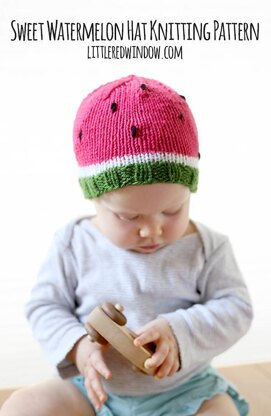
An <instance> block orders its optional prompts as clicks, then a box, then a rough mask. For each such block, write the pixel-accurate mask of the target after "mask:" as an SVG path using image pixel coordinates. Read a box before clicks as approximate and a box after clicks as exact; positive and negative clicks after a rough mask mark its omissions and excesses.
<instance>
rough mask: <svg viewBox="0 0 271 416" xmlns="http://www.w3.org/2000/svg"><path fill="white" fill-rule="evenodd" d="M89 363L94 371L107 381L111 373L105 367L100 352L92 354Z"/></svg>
mask: <svg viewBox="0 0 271 416" xmlns="http://www.w3.org/2000/svg"><path fill="white" fill-rule="evenodd" d="M90 363H91V365H92V367H94V368H95V370H96V371H97V372H98V373H99V374H101V375H102V376H103V377H104V378H105V379H106V380H108V379H109V378H110V377H112V373H111V371H110V370H109V368H108V367H107V365H106V363H105V361H104V358H103V356H102V354H101V353H100V351H97V352H96V353H94V354H92V356H91V359H90Z"/></svg>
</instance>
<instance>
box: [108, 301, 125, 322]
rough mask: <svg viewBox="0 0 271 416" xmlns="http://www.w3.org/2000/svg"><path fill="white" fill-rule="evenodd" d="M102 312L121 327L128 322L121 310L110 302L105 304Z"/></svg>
mask: <svg viewBox="0 0 271 416" xmlns="http://www.w3.org/2000/svg"><path fill="white" fill-rule="evenodd" d="M102 310H103V311H104V312H105V313H106V315H107V316H109V318H111V319H112V321H114V322H115V323H116V324H118V325H121V326H123V325H125V324H126V322H127V319H126V317H125V316H124V315H123V313H122V312H121V311H120V310H118V309H116V307H115V306H114V305H112V303H109V302H106V303H103V304H102Z"/></svg>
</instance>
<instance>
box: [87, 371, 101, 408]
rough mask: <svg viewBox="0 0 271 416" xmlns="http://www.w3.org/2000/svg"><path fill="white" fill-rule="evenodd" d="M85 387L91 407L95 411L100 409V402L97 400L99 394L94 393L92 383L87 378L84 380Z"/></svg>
mask: <svg viewBox="0 0 271 416" xmlns="http://www.w3.org/2000/svg"><path fill="white" fill-rule="evenodd" d="M85 387H86V390H87V394H88V397H89V398H90V401H91V403H92V404H93V406H94V407H95V408H96V409H97V410H98V409H100V408H101V405H102V401H101V399H100V398H99V393H98V392H96V391H95V389H94V388H93V386H92V382H91V380H90V379H89V378H88V377H86V378H85ZM101 397H102V395H101Z"/></svg>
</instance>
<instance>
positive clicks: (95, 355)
mask: <svg viewBox="0 0 271 416" xmlns="http://www.w3.org/2000/svg"><path fill="white" fill-rule="evenodd" d="M106 348H107V347H106V346H102V345H100V344H97V343H96V342H95V343H92V342H90V341H89V339H88V337H86V336H85V337H83V338H81V339H80V340H79V341H78V342H77V344H76V346H75V347H74V349H73V358H74V360H73V361H74V363H75V364H76V366H77V368H78V370H79V372H80V373H81V374H82V375H83V376H84V377H85V387H86V389H87V393H88V396H89V398H90V400H91V402H92V403H93V405H94V406H95V407H96V409H100V408H101V406H102V404H103V403H104V402H105V401H106V399H107V396H106V393H105V391H104V388H103V384H102V382H101V376H103V377H104V378H105V379H107V380H108V379H109V378H110V377H111V376H112V374H111V371H110V370H109V368H108V367H107V364H106V362H105V360H104V356H103V352H104V350H105V349H106Z"/></svg>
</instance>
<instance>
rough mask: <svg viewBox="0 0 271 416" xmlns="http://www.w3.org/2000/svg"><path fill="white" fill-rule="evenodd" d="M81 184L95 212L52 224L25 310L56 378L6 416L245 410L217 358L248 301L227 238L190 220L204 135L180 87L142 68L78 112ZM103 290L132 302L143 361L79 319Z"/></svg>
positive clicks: (241, 321) (237, 329) (236, 331)
mask: <svg viewBox="0 0 271 416" xmlns="http://www.w3.org/2000/svg"><path fill="white" fill-rule="evenodd" d="M74 150H75V155H76V158H77V161H78V163H79V174H80V179H79V181H80V185H81V187H82V189H83V192H84V195H85V197H86V198H89V199H92V200H93V201H94V204H95V207H96V215H94V216H90V217H85V218H80V219H77V220H74V221H72V222H70V223H69V224H68V225H67V226H66V227H64V228H63V229H61V230H60V231H58V232H57V233H56V236H55V239H54V242H53V244H52V247H51V249H50V251H49V253H48V256H47V258H46V260H45V262H44V264H43V266H42V268H41V270H40V273H39V276H38V280H37V283H36V285H35V287H34V288H33V291H32V295H31V298H30V300H29V302H28V303H27V305H26V314H27V317H28V319H29V321H30V324H31V326H32V329H33V332H34V335H35V337H36V339H37V340H38V341H39V342H40V343H41V345H42V348H43V350H44V352H45V354H46V355H47V357H48V359H49V361H50V362H51V363H52V364H53V365H54V366H55V368H56V370H57V372H58V374H59V375H60V376H61V377H55V378H53V379H52V380H49V381H47V382H44V383H41V384H39V385H35V386H31V387H28V388H25V389H21V390H18V391H17V392H16V393H15V394H14V395H13V396H11V398H10V399H9V400H8V401H7V402H6V403H5V405H4V407H3V409H2V411H1V412H0V414H1V415H2V416H7V415H8V416H15V415H16V416H24V415H27V416H32V415H33V416H47V415H48V416H49V415H50V416H51V415H58V416H62V415H63V416H64V415H65V416H78V415H82V416H83V415H84V416H87V415H95V414H97V415H100V416H122V415H123V416H127V415H145V416H148V415H149V416H153V415H155V416H162V415H167V416H176V415H180V416H190V415H220V416H223V415H225V416H234V415H241V416H245V415H247V414H248V404H247V402H246V401H245V400H244V399H243V398H241V397H240V396H239V394H238V392H237V391H236V389H235V387H234V386H233V385H231V384H230V383H229V382H228V381H227V380H225V379H224V378H223V377H222V376H221V375H220V374H219V373H218V372H217V371H216V370H215V369H214V368H213V367H212V366H211V364H210V363H211V360H212V359H213V358H214V357H215V356H217V355H218V354H220V353H222V352H223V351H225V350H227V349H228V348H229V347H231V346H232V345H233V344H234V343H235V342H236V341H237V340H238V339H239V338H240V337H241V336H242V335H244V334H245V333H246V332H247V330H248V328H249V326H250V324H251V320H252V306H251V300H250V297H249V294H248V291H247V288H246V285H245V283H244V281H243V278H242V276H241V274H240V271H239V269H238V266H237V264H236V261H235V257H234V254H233V252H232V248H231V245H230V242H229V240H228V238H227V237H226V236H224V235H222V234H220V233H217V232H215V231H213V230H211V229H210V228H208V227H206V226H205V225H203V224H201V223H198V222H194V221H191V219H190V216H189V201H190V194H191V192H195V191H196V190H197V185H198V161H199V157H200V155H199V149H198V135H197V128H196V125H195V121H194V118H193V115H192V113H191V111H190V109H189V107H188V105H187V103H186V100H185V97H184V96H182V95H179V94H178V93H177V92H175V91H174V90H172V89H171V88H169V87H168V86H166V85H164V84H162V83H161V82H158V81H155V80H152V79H147V78H142V77H138V76H135V75H131V76H128V77H126V78H122V79H119V80H117V81H113V82H110V83H108V84H106V85H103V86H101V87H99V88H97V89H96V90H94V91H93V92H92V93H91V94H89V95H88V96H87V97H86V98H85V99H84V100H83V102H82V104H81V106H80V108H79V110H78V113H77V116H76V120H75V124H74ZM103 302H112V303H114V304H116V303H120V304H122V305H123V306H124V309H125V315H126V317H127V319H128V323H129V327H130V328H131V329H132V330H134V331H135V332H136V333H137V338H136V339H135V340H134V344H135V345H136V346H140V345H145V344H147V343H149V342H152V343H154V344H155V347H156V348H155V352H154V354H153V355H152V357H151V358H149V359H148V360H147V361H146V363H145V364H146V365H147V366H148V367H149V368H151V367H153V368H154V369H155V376H154V377H152V376H146V375H144V374H143V373H141V372H135V371H134V370H133V369H132V366H131V364H130V363H129V362H128V361H127V360H125V358H123V357H122V356H121V355H120V354H119V353H118V352H117V351H116V350H115V349H113V348H112V347H110V346H109V345H106V346H101V345H99V344H97V343H91V342H90V341H89V339H88V337H87V333H86V330H85V328H84V323H85V321H86V318H87V316H88V314H89V313H90V312H91V311H92V309H93V308H94V307H95V306H97V305H100V304H102V303H103Z"/></svg>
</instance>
